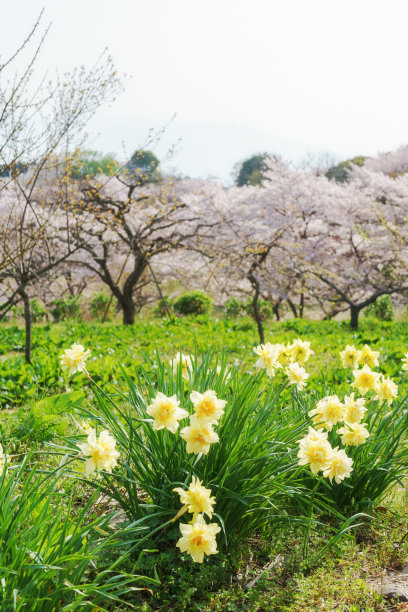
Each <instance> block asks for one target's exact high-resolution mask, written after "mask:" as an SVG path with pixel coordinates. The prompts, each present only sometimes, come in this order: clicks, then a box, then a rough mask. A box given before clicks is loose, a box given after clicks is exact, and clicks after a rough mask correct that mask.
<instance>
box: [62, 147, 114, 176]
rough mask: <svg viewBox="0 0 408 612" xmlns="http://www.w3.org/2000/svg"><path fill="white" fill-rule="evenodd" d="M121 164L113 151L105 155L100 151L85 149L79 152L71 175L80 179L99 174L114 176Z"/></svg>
mask: <svg viewBox="0 0 408 612" xmlns="http://www.w3.org/2000/svg"><path fill="white" fill-rule="evenodd" d="M119 166H120V164H119V162H118V161H117V160H116V159H115V158H114V156H113V155H112V154H111V153H107V154H106V155H103V154H102V153H100V152H99V151H91V150H85V151H81V152H80V153H79V156H78V158H77V160H75V162H74V163H73V165H72V170H71V176H72V177H73V178H78V179H79V178H86V177H87V176H96V175H98V174H105V175H106V176H112V175H113V174H115V173H116V172H117V171H118V169H119Z"/></svg>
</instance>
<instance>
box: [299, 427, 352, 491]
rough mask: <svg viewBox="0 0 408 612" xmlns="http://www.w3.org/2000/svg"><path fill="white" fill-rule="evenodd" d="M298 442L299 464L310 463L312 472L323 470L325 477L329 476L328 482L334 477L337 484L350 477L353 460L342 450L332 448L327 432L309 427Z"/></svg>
mask: <svg viewBox="0 0 408 612" xmlns="http://www.w3.org/2000/svg"><path fill="white" fill-rule="evenodd" d="M298 444H299V452H298V458H299V465H310V470H311V472H312V473H313V474H315V475H316V474H318V472H323V476H324V477H325V478H329V480H330V482H332V481H333V478H334V479H335V481H336V482H337V483H338V484H340V483H341V481H342V480H344V478H349V477H350V475H351V472H352V470H353V460H352V459H351V457H347V455H346V453H345V451H344V450H339V448H338V447H336V448H332V446H331V444H330V442H329V440H328V434H327V432H325V431H317V430H316V429H313V427H309V432H308V434H307V435H306V436H305V437H304V438H302V439H301V440H298Z"/></svg>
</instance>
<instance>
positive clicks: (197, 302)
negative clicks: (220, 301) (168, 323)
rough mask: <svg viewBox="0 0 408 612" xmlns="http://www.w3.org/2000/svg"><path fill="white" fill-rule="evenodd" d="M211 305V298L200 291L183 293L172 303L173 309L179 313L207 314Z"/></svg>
mask: <svg viewBox="0 0 408 612" xmlns="http://www.w3.org/2000/svg"><path fill="white" fill-rule="evenodd" d="M211 307H212V299H211V298H210V297H209V296H208V295H206V294H205V293H203V292H202V291H191V292H190V293H184V294H183V295H181V296H180V297H179V298H178V300H177V301H176V302H175V303H174V310H175V311H176V312H177V313H178V314H181V315H188V314H196V315H199V314H208V313H209V312H210V310H211Z"/></svg>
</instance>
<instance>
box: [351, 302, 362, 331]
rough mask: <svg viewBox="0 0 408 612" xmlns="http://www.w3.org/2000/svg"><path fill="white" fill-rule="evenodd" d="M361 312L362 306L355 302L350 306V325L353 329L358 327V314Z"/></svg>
mask: <svg viewBox="0 0 408 612" xmlns="http://www.w3.org/2000/svg"><path fill="white" fill-rule="evenodd" d="M359 314H360V308H357V306H354V305H353V304H352V305H351V306H350V327H351V329H358V315H359Z"/></svg>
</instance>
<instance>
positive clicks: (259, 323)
mask: <svg viewBox="0 0 408 612" xmlns="http://www.w3.org/2000/svg"><path fill="white" fill-rule="evenodd" d="M249 280H250V282H251V285H252V287H253V288H254V289H255V293H254V297H253V298H252V311H253V314H254V319H255V321H256V325H257V328H258V334H259V340H260V342H261V344H264V342H265V335H264V330H263V325H262V320H261V313H260V312H259V307H258V300H259V283H258V281H257V279H256V278H255V275H254V274H250V275H249Z"/></svg>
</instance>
